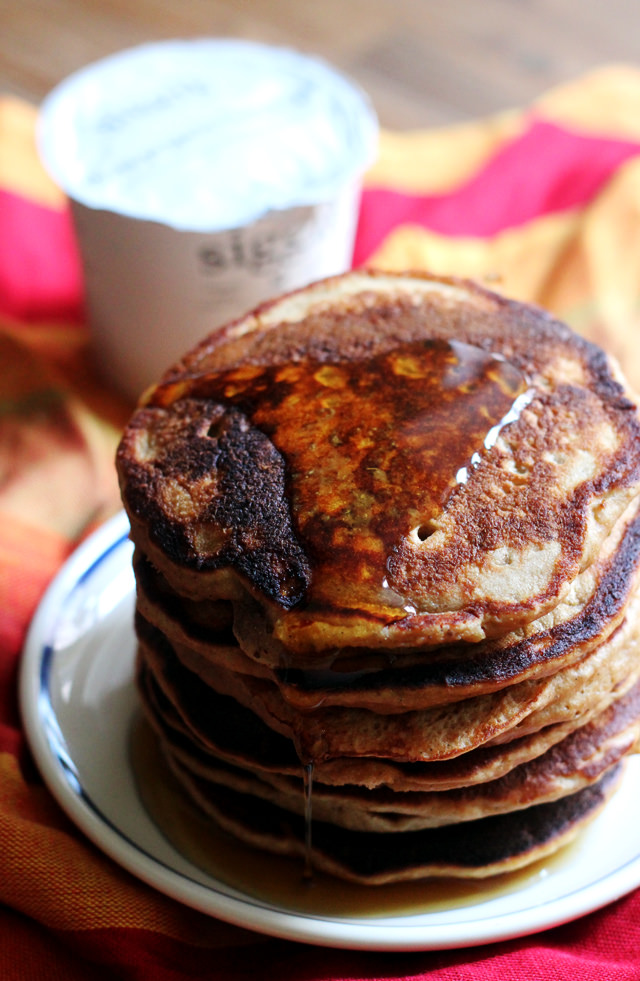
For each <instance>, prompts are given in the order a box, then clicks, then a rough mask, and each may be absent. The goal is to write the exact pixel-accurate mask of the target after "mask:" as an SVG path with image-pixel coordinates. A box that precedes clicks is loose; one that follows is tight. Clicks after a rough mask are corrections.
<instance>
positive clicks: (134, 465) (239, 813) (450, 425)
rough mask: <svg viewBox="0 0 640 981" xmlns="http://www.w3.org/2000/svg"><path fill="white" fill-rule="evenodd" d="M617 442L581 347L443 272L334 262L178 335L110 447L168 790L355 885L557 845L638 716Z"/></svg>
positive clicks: (236, 831) (623, 449)
mask: <svg viewBox="0 0 640 981" xmlns="http://www.w3.org/2000/svg"><path fill="white" fill-rule="evenodd" d="M639 436H640V422H639V417H638V411H637V408H636V405H635V402H634V400H633V397H632V393H631V392H630V391H629V390H628V388H627V386H626V383H625V381H624V378H623V377H622V375H621V373H620V371H619V369H618V367H617V366H616V365H615V364H614V363H613V362H611V361H610V360H609V359H608V358H607V356H606V355H605V354H604V352H603V351H601V350H600V349H599V348H597V347H595V346H594V345H593V344H591V343H589V342H587V341H585V340H584V339H582V338H580V337H578V336H577V335H575V334H574V333H573V332H572V331H570V330H569V328H568V327H566V326H565V325H563V324H561V323H559V322H558V321H556V320H554V319H553V318H552V317H550V316H549V315H547V314H546V313H544V312H543V311H541V310H539V309H538V308H535V307H532V306H528V305H525V304H519V303H516V302H513V301H510V300H506V299H504V298H502V297H500V296H498V295H497V294H494V293H491V292H490V291H488V290H485V289H483V288H481V287H479V286H478V285H477V284H474V283H471V282H468V281H463V280H459V279H454V278H444V277H432V276H428V275H423V274H415V275H414V274H405V275H401V274H386V273H380V272H375V271H370V272H353V273H348V274H345V275H343V276H338V277H333V278H332V279H329V280H325V281H323V282H321V283H316V284H312V285H310V286H308V287H306V288H304V289H302V290H299V291H297V292H296V293H293V294H289V295H288V296H286V297H282V298H280V299H277V300H274V301H272V302H270V303H267V304H264V305H263V306H261V307H260V308H258V309H257V310H255V311H253V312H252V313H250V314H248V315H247V316H245V317H243V318H241V319H239V320H238V321H235V322H234V323H232V324H229V325H227V326H225V327H223V328H221V329H220V330H218V331H216V332H215V333H214V334H212V335H211V336H210V337H208V338H205V339H204V340H203V342H202V343H201V344H200V345H199V346H197V347H196V348H194V349H193V350H192V351H190V352H187V353H186V354H185V356H184V357H183V358H182V359H181V360H180V361H179V362H178V363H177V364H176V365H174V366H173V367H172V368H170V369H169V370H168V371H167V372H166V374H165V375H164V377H163V378H161V379H160V380H159V382H158V383H157V384H156V385H155V386H154V387H152V388H151V389H150V390H149V391H148V392H147V393H146V394H145V396H144V398H143V399H142V400H141V403H140V405H139V406H138V407H137V409H136V410H135V411H134V413H133V414H132V417H131V419H130V421H129V423H128V425H127V427H126V428H125V431H124V433H123V436H122V440H121V443H120V446H119V448H118V453H117V459H116V464H117V469H118V476H119V480H120V486H121V491H122V499H123V503H124V506H125V509H126V511H127V514H128V516H129V519H130V525H131V538H132V540H133V542H134V545H135V551H134V558H133V567H134V573H135V577H136V587H137V592H136V616H135V629H136V635H137V641H138V655H137V667H136V677H137V684H138V690H139V695H140V702H141V705H142V707H143V710H144V713H145V716H146V718H147V720H148V722H149V723H150V725H151V727H152V729H153V731H154V733H155V736H156V738H157V740H158V742H159V745H160V747H161V749H162V752H163V754H164V757H165V758H166V760H167V762H168V765H169V766H170V768H171V770H172V771H173V774H174V776H175V777H176V778H177V779H178V781H179V783H180V784H181V786H182V787H183V788H184V790H185V792H186V794H187V796H188V797H189V798H190V799H191V800H192V801H193V802H194V804H195V806H197V807H198V808H200V809H201V810H203V811H204V812H205V813H206V814H208V815H209V816H210V817H211V819H212V820H214V821H215V822H217V823H218V824H219V825H220V826H221V827H222V828H223V829H226V830H227V831H228V832H230V833H231V834H233V835H236V836H237V837H239V838H240V839H241V840H243V841H244V842H246V843H248V844H250V845H253V846H255V847H258V848H264V849H266V850H269V851H273V852H276V853H279V854H286V855H300V856H302V857H304V859H305V864H306V865H307V866H311V867H314V868H318V869H322V870H324V871H325V872H329V873H332V874H334V875H337V876H339V877H342V878H347V879H352V880H354V881H357V882H367V883H371V884H376V885H380V884H384V883H387V882H393V881H401V880H404V879H413V878H419V877H425V876H431V875H436V876H438V875H454V876H462V877H480V876H486V875H493V874H498V873H500V872H503V871H508V870H510V869H514V868H520V867H522V866H523V865H525V864H527V863H529V862H531V861H534V860H536V859H537V858H539V857H541V856H544V855H548V854H551V853H552V852H553V851H554V850H556V849H557V848H559V847H561V846H562V844H563V843H565V842H566V841H568V840H570V839H571V838H572V837H573V836H575V835H576V834H577V833H578V832H579V830H580V829H581V828H582V827H583V826H584V824H585V823H586V822H587V821H589V820H592V819H593V817H594V816H595V815H596V814H597V813H598V811H599V809H600V807H601V806H603V804H604V802H605V801H606V800H607V799H608V797H609V795H610V794H611V793H612V792H613V790H614V788H615V786H616V785H617V781H618V779H619V775H620V773H621V772H622V771H621V764H622V763H623V761H624V758H625V757H626V756H627V755H628V754H629V753H631V752H634V751H635V749H636V746H637V743H638V738H639V733H640V516H639V515H640V493H639V492H640V439H639V438H638V437H639Z"/></svg>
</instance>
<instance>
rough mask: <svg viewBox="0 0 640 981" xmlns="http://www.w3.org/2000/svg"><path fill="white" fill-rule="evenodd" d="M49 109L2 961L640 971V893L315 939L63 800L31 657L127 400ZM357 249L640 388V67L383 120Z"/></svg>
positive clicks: (9, 736) (20, 297)
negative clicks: (571, 914)
mask: <svg viewBox="0 0 640 981" xmlns="http://www.w3.org/2000/svg"><path fill="white" fill-rule="evenodd" d="M34 121H35V110H34V109H33V107H30V106H28V105H26V104H24V103H22V102H20V101H18V100H15V99H8V98H7V99H4V100H2V99H0V237H1V238H2V249H0V309H3V310H5V311H6V313H5V316H4V319H3V320H2V321H0V406H1V409H2V411H1V414H0V609H1V610H2V618H1V622H0V842H1V847H0V977H1V978H3V979H8V981H12V979H14V978H15V979H16V981H17V979H20V981H24V979H27V978H34V979H35V978H44V977H52V978H53V977H60V978H62V977H64V978H69V979H75V978H76V977H78V978H80V977H86V976H87V974H88V972H89V971H91V972H93V975H94V976H95V977H96V979H100V978H102V977H104V978H107V977H115V976H117V977H122V978H129V977H131V978H134V977H135V978H153V979H154V981H164V979H174V978H180V977H189V978H216V979H217V978H220V979H222V978H225V979H226V978H231V977H245V976H251V977H254V978H258V977H264V978H276V977H277V978H279V979H292V981H302V979H312V978H325V979H331V978H336V979H337V978H341V977H343V978H346V977H356V976H357V977H359V978H374V977H375V978H381V977H394V978H405V977H406V978H408V977H411V978H423V977H426V976H427V975H428V976H429V978H439V979H454V978H455V979H459V978H468V977H471V976H472V975H473V977H475V978H481V977H487V978H493V977H499V976H500V977H516V976H518V977H523V976H527V977H530V978H536V977H543V976H545V977H550V976H560V975H561V974H563V975H564V972H565V971H568V970H570V971H571V974H572V976H573V977H575V979H576V981H579V979H582V978H584V979H587V978H593V977H596V976H598V977H603V976H605V975H606V976H607V977H608V978H621V979H622V978H631V977H640V968H638V966H637V961H636V954H635V951H636V950H637V948H638V945H639V942H640V925H639V924H640V915H639V914H640V898H639V897H638V894H632V895H631V896H629V897H627V898H626V899H624V900H623V901H621V902H620V903H618V904H616V905H615V906H613V907H610V908H609V909H607V910H605V911H603V912H601V913H598V914H594V915H593V916H591V917H589V918H588V920H583V921H580V922H579V923H577V924H574V925H572V926H568V927H561V928H558V929H556V930H553V931H551V932H549V933H547V934H543V935H541V936H539V937H533V938H529V939H527V940H522V941H517V942H516V941H514V942H511V943H510V944H497V945H493V946H491V947H489V948H484V949H479V950H476V951H457V952H452V953H449V954H431V953H425V954H412V955H406V956H405V955H402V956H395V957H393V958H392V957H386V956H384V955H382V956H381V955H375V956H374V955H370V954H368V953H366V952H335V951H327V950H311V948H306V947H304V945H299V944H293V943H287V942H285V941H278V940H272V939H268V938H263V937H258V936H257V935H254V934H252V933H250V932H248V931H244V930H241V929H237V928H234V927H231V926H228V925H226V924H224V923H221V922H218V921H216V920H213V919H211V918H208V917H206V916H204V915H202V914H199V913H196V912H194V911H192V910H190V909H187V908H186V907H183V906H181V905H179V904H178V903H176V902H174V901H173V900H170V899H168V898H166V897H164V896H163V895H161V894H159V893H157V892H155V891H154V890H152V889H151V888H150V887H148V886H146V885H144V884H142V883H140V882H138V881H137V880H136V879H134V878H133V877H132V876H131V875H129V874H128V873H126V872H124V871H123V870H121V869H120V868H119V867H118V866H117V865H115V864H114V863H113V862H112V861H111V860H109V859H108V858H106V857H105V856H103V855H102V854H101V853H100V851H99V850H98V849H97V848H95V847H94V846H93V845H91V844H90V843H89V842H88V841H87V840H86V839H85V838H84V837H83V835H82V834H81V833H80V832H79V831H77V830H76V829H75V828H74V827H73V826H72V825H71V823H70V822H69V821H68V820H67V819H66V818H65V817H64V816H63V815H62V813H61V812H60V810H59V808H58V807H57V805H56V804H55V803H54V802H53V800H52V798H51V797H50V795H49V793H48V791H47V790H46V789H45V788H44V786H43V785H42V783H41V781H40V780H39V778H38V775H37V774H36V772H35V769H34V767H33V765H32V763H31V762H30V758H29V755H28V751H27V748H26V746H25V743H24V736H23V733H22V728H21V724H20V719H19V713H18V709H17V698H16V690H15V684H16V672H17V666H18V659H19V653H20V648H21V645H22V642H23V639H24V635H25V631H26V629H27V626H28V623H29V620H30V618H31V616H32V614H33V612H34V610H35V608H36V605H37V603H38V601H39V598H40V597H41V595H42V592H43V590H44V588H45V587H46V585H47V583H48V582H49V581H50V579H51V577H52V576H53V574H54V573H55V571H56V570H57V569H58V568H59V566H60V564H61V563H62V562H63V560H64V559H65V557H66V556H67V555H68V554H69V552H70V551H71V549H72V548H73V547H74V546H75V545H76V544H77V542H78V541H79V540H81V539H82V538H83V537H84V536H85V535H86V534H87V533H88V532H89V531H90V530H91V529H92V528H94V527H95V526H96V524H98V523H99V522H100V521H102V520H103V519H104V518H105V517H106V516H107V515H109V514H111V513H113V512H114V511H115V510H116V509H117V508H118V507H119V497H118V490H117V485H116V480H115V472H114V468H113V454H114V450H115V447H116V444H117V440H118V436H119V432H120V428H121V426H122V424H123V423H124V421H125V419H126V417H127V414H128V412H129V410H130V406H129V405H127V404H126V403H124V402H123V401H122V400H120V399H119V398H118V397H117V396H116V395H115V394H114V393H113V392H111V391H110V390H109V388H108V386H107V384H106V383H104V382H103V381H101V380H100V379H99V378H98V376H97V375H96V374H95V372H94V370H93V368H92V367H91V364H90V359H89V356H88V350H87V333H86V329H85V327H84V326H83V325H82V323H78V322H77V320H76V322H73V323H71V322H65V320H64V317H63V316H62V312H64V310H79V309H81V299H82V298H81V296H79V295H78V296H76V295H74V292H73V290H74V286H73V284H74V283H77V282H79V279H78V270H77V257H76V256H75V254H74V253H73V250H72V249H70V250H69V253H68V255H67V254H64V255H62V254H61V253H60V251H59V249H60V242H63V243H68V213H67V209H66V202H65V199H64V197H63V195H62V194H61V193H60V191H59V190H58V189H57V188H56V187H55V186H54V185H53V184H52V183H51V181H50V180H49V179H48V177H47V176H46V174H45V173H44V171H43V170H42V168H41V166H40V165H39V163H38V160H37V157H36V153H35V143H34V139H33V129H34ZM518 168H519V169H518ZM514 175H515V176H514ZM512 178H513V179H512ZM507 190H508V193H509V194H510V195H511V198H509V199H508V200H507V198H506V195H507ZM534 192H535V193H534ZM527 209H529V210H527ZM3 211H4V219H3V217H2V215H3ZM40 219H42V224H41V225H40V224H39V220H40ZM36 234H38V236H39V251H38V253H37V256H36V260H37V261H36V260H34V259H33V255H34V253H33V252H32V251H30V246H31V244H32V242H33V237H34V236H35V235H36ZM357 249H358V250H359V251H358V252H357V256H358V257H359V261H363V262H368V263H371V264H375V265H382V266H387V267H389V268H396V269H397V268H407V267H414V268H415V267H423V268H428V269H431V270H432V271H435V272H443V273H453V274H460V275H472V276H475V277H478V278H481V279H485V280H487V281H488V282H489V284H490V285H491V286H492V287H493V288H496V289H502V290H504V292H505V293H507V294H508V295H509V296H513V297H516V298H518V299H524V300H531V301H535V302H539V303H541V304H542V305H544V306H546V307H547V308H548V309H549V310H551V311H552V312H553V313H555V314H557V315H559V316H560V317H561V318H563V319H566V320H567V321H568V322H570V323H571V324H572V325H573V326H574V327H575V328H576V329H578V330H579V331H581V332H583V333H584V334H585V335H586V336H588V337H591V338H593V339H595V340H597V341H598V342H600V343H601V344H602V345H603V346H605V347H606V348H608V349H609V350H610V351H612V352H613V353H615V354H616V355H617V356H618V357H619V358H620V360H621V361H622V363H623V365H624V368H625V370H626V372H627V374H628V375H629V377H630V378H631V379H632V381H633V383H634V385H636V386H638V388H639V389H640V358H638V357H637V356H636V343H637V342H636V336H637V333H638V318H639V301H640V72H638V71H636V70H634V69H632V68H625V67H612V68H606V69H603V70H602V71H600V72H596V73H594V74H593V75H590V76H588V77H586V78H582V79H578V80H577V81H575V82H574V83H572V84H570V85H566V86H564V87H562V88H560V89H558V90H556V91H553V92H550V93H548V94H547V95H545V96H543V97H541V98H540V99H539V100H538V101H537V102H536V103H535V105H534V106H531V107H529V108H528V109H527V110H526V111H522V112H509V113H505V114H502V115H500V116H497V117H494V118H490V119H485V120H480V121H474V122H470V123H468V124H464V125H461V126H456V127H452V128H447V129H442V130H436V131H429V132H419V133H404V134H401V133H390V132H383V133H382V135H381V142H380V154H379V159H378V162H377V163H376V165H375V166H374V167H373V168H372V170H371V172H370V173H369V174H368V176H367V181H366V189H365V193H364V196H363V205H362V219H361V225H360V229H359V236H358V246H357ZM54 252H55V256H54ZM48 255H50V256H51V261H52V262H54V260H55V262H57V263H60V262H61V261H63V262H64V263H65V265H64V269H65V270H66V272H65V275H64V276H62V277H61V278H60V277H53V280H52V277H51V276H50V275H48V270H47V269H43V268H41V267H42V265H43V264H46V261H47V256H48ZM4 256H6V257H7V259H6V261H5V259H4ZM23 257H28V261H27V258H24V260H23ZM34 262H35V265H34V264H33V263H34ZM67 273H68V275H67ZM61 280H64V283H65V284H66V285H65V291H66V292H64V295H62V294H61V293H60V291H56V285H57V284H59V283H60V281H61ZM3 289H4V293H3ZM43 297H44V299H43ZM45 301H46V302H45ZM47 304H48V305H47ZM46 310H50V316H43V315H42V311H46ZM603 962H606V966H603ZM89 965H91V966H89ZM563 965H564V966H563ZM566 965H570V967H568V966H566ZM594 965H595V967H594ZM545 972H546V973H545Z"/></svg>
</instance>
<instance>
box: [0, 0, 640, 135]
mask: <svg viewBox="0 0 640 981" xmlns="http://www.w3.org/2000/svg"><path fill="white" fill-rule="evenodd" d="M203 34H206V35H219V36H237V37H244V38H251V39H254V40H262V41H266V42H271V43H275V44H285V45H291V46H293V47H296V48H298V49H300V50H303V51H307V52H311V53H316V54H320V55H322V56H324V57H326V58H327V59H328V60H330V61H331V62H332V63H333V64H334V65H335V66H336V67H339V68H341V69H342V70H344V71H346V72H347V73H348V74H349V75H350V76H351V77H352V78H354V79H355V80H356V81H358V82H359V83H360V84H361V85H362V86H363V87H364V88H365V89H366V91H367V92H368V93H369V95H370V97H371V99H372V100H373V103H374V105H375V108H376V110H377V112H378V115H379V117H380V121H381V123H382V125H383V126H385V127H390V128H394V129H412V128H416V127H431V126H440V125H446V124H449V123H456V122H460V121H463V120H466V119H470V118H474V117H477V116H482V115H487V114H490V113H494V112H497V111H500V110H503V109H508V108H511V107H514V106H521V105H524V104H526V103H527V102H529V101H530V100H531V99H533V98H535V97H536V96H537V95H538V94H539V93H540V92H542V91H544V90H545V89H547V88H549V87H550V86H553V85H555V84H557V83H559V82H562V81H566V80H567V79H570V78H574V77H576V76H577V75H580V74H582V73H584V72H586V71H588V70H589V69H591V68H594V67H596V66H600V65H603V64H608V63H611V62H630V63H638V64H640V4H639V3H638V0H0V92H4V93H11V94H14V95H17V96H21V97H23V98H27V99H29V100H30V101H32V102H39V101H40V100H41V99H42V97H43V96H44V95H45V94H46V93H47V92H48V91H49V89H51V88H52V87H53V86H54V85H55V84H56V83H57V82H59V81H60V80H61V79H62V78H64V77H65V76H66V75H68V74H69V73H70V72H72V71H74V70H75V69H77V68H80V67H81V66H83V65H85V64H87V63H89V62H91V61H94V60H95V59H97V58H100V57H102V56H103V55H107V54H110V53H111V52H113V51H116V50H118V49H121V48H124V47H127V46H131V45H135V44H139V43H141V42H144V41H147V40H157V39H160V38H167V37H191V36H194V35H203Z"/></svg>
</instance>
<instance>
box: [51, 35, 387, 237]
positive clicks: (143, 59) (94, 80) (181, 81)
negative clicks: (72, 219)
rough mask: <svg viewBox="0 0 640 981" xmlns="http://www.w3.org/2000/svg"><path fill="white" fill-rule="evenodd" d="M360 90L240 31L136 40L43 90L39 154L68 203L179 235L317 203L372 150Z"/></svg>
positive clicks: (368, 112)
mask: <svg viewBox="0 0 640 981" xmlns="http://www.w3.org/2000/svg"><path fill="white" fill-rule="evenodd" d="M377 134H378V129H377V121H376V116H375V113H374V111H373V109H372V108H371V106H370V104H369V101H368V99H367V97H366V96H365V94H364V93H363V92H362V91H361V90H360V89H359V88H358V87H357V86H356V85H354V83H353V82H351V81H350V80H349V79H347V78H346V77H344V76H343V75H341V74H340V73H339V72H337V71H336V70H335V69H333V68H332V67H331V66H329V65H327V64H325V63H324V62H323V61H321V60H319V59H316V58H313V57H310V56H308V55H303V54H300V53H298V52H295V51H292V50H289V49H285V48H277V47H271V46H268V45H263V44H258V43H254V42H249V41H241V40H224V39H204V38H203V39H195V40H184V41H165V42H158V43H152V44H145V45H142V46H139V47H136V48H132V49H128V50H126V51H122V52H119V53H118V54H115V55H112V56H110V57H107V58H104V59H103V60H101V61H98V62H95V63H94V64H92V65H89V66H88V67H86V68H83V69H81V70H80V71H78V72H76V73H74V74H73V75H71V76H69V77H68V78H67V79H65V80H64V81H63V82H62V83H61V84H60V85H58V86H57V87H56V88H55V89H54V90H53V91H52V92H51V93H50V94H49V95H48V96H47V97H46V99H45V100H44V102H43V104H42V107H41V112H40V119H39V129H38V141H39V147H40V153H41V156H42V158H43V161H44V164H45V166H46V167H47V169H48V170H49V172H50V174H51V176H52V177H53V178H54V180H55V181H56V182H57V183H58V184H59V185H60V186H61V187H62V189H63V190H64V191H65V192H66V193H67V194H68V195H69V196H70V197H72V198H73V199H75V200H76V201H79V202H80V203H81V204H83V205H85V206H87V207H90V208H96V209H105V210H109V211H113V212H116V213H119V214H122V215H127V216H130V217H132V218H139V219H144V220H148V221H157V222H161V223H163V224H165V225H168V226H170V227H173V228H176V229H181V230H190V231H207V232H214V231H221V230H224V229H230V228H239V227H241V226H243V225H246V224H249V223H251V222H254V221H256V220H257V219H259V218H260V217H262V216H263V215H265V214H268V213H269V212H271V211H280V210H284V209H290V208H294V207H299V206H307V205H314V204H319V203H322V202H324V201H327V200H329V199H331V198H333V197H335V196H336V194H338V193H339V192H340V190H341V188H343V187H344V186H345V184H348V183H349V182H350V181H357V180H359V179H360V177H361V175H362V172H363V171H364V170H365V169H366V168H367V167H368V166H369V164H370V163H371V162H372V161H373V158H374V155H375V152H376V148H377Z"/></svg>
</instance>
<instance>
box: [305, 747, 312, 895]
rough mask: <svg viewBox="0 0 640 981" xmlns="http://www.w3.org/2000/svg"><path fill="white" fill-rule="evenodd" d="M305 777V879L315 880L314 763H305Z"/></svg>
mask: <svg viewBox="0 0 640 981" xmlns="http://www.w3.org/2000/svg"><path fill="white" fill-rule="evenodd" d="M303 777H304V872H303V875H304V878H305V879H312V878H313V864H312V861H311V845H312V839H313V803H312V798H313V763H305V764H304V767H303Z"/></svg>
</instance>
